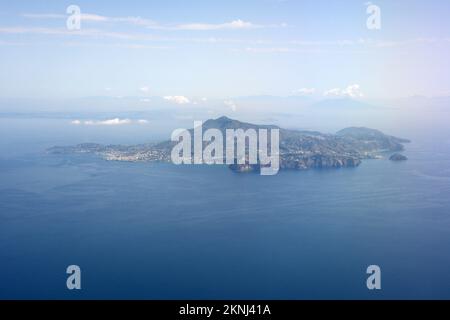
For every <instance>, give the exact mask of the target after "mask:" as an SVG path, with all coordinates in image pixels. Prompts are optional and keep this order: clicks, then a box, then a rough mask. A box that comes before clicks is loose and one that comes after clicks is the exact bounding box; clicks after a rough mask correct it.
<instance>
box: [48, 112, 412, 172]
mask: <svg viewBox="0 0 450 320" xmlns="http://www.w3.org/2000/svg"><path fill="white" fill-rule="evenodd" d="M211 128H215V129H218V130H220V131H221V132H222V133H223V134H224V135H225V131H226V129H243V130H248V129H255V130H258V129H279V132H280V168H281V169H296V170H306V169H311V168H341V167H356V166H358V165H359V164H360V163H361V160H363V159H369V158H377V157H379V156H380V153H382V152H398V151H401V150H403V149H404V146H403V144H404V143H408V142H409V140H407V139H402V138H397V137H394V136H390V135H386V134H384V133H382V132H381V131H378V130H375V129H369V128H363V127H350V128H346V129H343V130H340V131H339V132H337V133H336V134H323V133H320V132H316V131H299V130H287V129H283V128H279V127H277V126H274V125H257V124H252V123H246V122H241V121H238V120H234V119H230V118H228V117H220V118H217V119H210V120H207V121H206V122H204V123H203V130H204V131H206V130H207V129H211ZM191 130H193V129H191ZM174 145H175V142H172V141H163V142H160V143H156V144H141V145H131V146H124V145H100V144H95V143H87V144H79V145H76V146H68V147H53V148H50V149H49V150H48V152H50V153H53V154H76V153H92V154H97V155H99V156H101V157H102V158H104V159H105V160H109V161H161V162H170V161H171V159H170V154H171V150H172V148H173V146H174ZM224 154H225V153H224ZM231 168H232V169H234V170H236V171H252V170H258V165H253V166H248V165H246V166H243V165H242V166H241V165H234V166H231Z"/></svg>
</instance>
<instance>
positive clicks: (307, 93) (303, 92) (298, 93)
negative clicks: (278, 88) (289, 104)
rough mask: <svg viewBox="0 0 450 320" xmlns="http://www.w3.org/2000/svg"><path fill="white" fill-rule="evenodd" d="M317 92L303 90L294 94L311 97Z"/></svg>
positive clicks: (314, 90)
mask: <svg viewBox="0 0 450 320" xmlns="http://www.w3.org/2000/svg"><path fill="white" fill-rule="evenodd" d="M315 92H316V89H315V88H301V89H298V90H295V91H294V94H297V95H300V96H309V95H312V94H314V93H315Z"/></svg>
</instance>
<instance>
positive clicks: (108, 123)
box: [71, 118, 149, 126]
mask: <svg viewBox="0 0 450 320" xmlns="http://www.w3.org/2000/svg"><path fill="white" fill-rule="evenodd" d="M147 123H149V121H148V120H146V119H139V120H131V119H120V118H114V119H107V120H85V121H81V120H73V121H71V124H73V125H77V126H78V125H85V126H120V125H127V124H147Z"/></svg>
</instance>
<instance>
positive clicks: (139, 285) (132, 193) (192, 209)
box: [0, 118, 450, 299]
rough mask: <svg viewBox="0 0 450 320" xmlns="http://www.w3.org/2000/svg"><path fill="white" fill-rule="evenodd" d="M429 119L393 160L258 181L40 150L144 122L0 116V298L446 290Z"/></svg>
mask: <svg viewBox="0 0 450 320" xmlns="http://www.w3.org/2000/svg"><path fill="white" fill-rule="evenodd" d="M445 128H446V127H445V126H444V125H443V126H441V127H440V129H439V128H435V130H434V131H433V132H431V133H430V131H429V130H425V129H424V128H421V127H419V126H417V127H412V128H406V129H404V130H403V131H402V135H403V136H404V137H405V138H410V139H412V140H413V142H412V143H411V144H409V145H407V149H406V151H405V152H404V154H405V155H407V156H408V157H409V160H408V161H406V162H391V161H389V160H387V159H379V160H366V161H364V162H363V164H362V165H361V166H360V167H358V168H352V169H339V170H311V171H304V172H300V171H283V172H280V173H279V174H278V175H276V176H271V177H268V176H260V175H257V174H236V173H233V172H232V171H230V170H229V169H228V168H226V167H222V166H174V165H171V164H156V163H152V164H149V163H126V162H107V161H103V160H101V159H99V158H96V157H95V156H89V155H83V156H82V155H77V156H74V155H71V156H68V155H65V156H62V155H49V154H46V153H45V149H46V148H48V147H50V146H52V145H65V144H74V143H79V142H86V141H93V140H95V141H93V142H108V143H138V142H145V141H144V140H143V139H144V136H145V132H144V131H145V130H144V129H139V130H140V131H139V132H135V133H136V134H135V135H130V134H125V133H126V132H115V133H114V134H113V133H112V131H111V134H109V132H106V133H105V131H104V130H109V129H102V130H103V131H101V132H100V131H99V130H100V129H95V130H98V131H97V132H94V131H92V132H88V133H86V132H84V135H82V136H80V133H79V132H75V131H76V130H81V129H71V128H69V126H68V125H67V121H65V120H61V119H53V120H48V119H37V120H36V119H34V120H30V119H7V118H2V119H0V134H1V136H2V138H1V143H0V299H48V298H50V299H54V298H58V299H99V298H101V299H354V298H356V299H432V298H434V299H450V130H447V129H445ZM88 130H94V129H88ZM120 130H128V129H120ZM73 264H74V265H79V266H80V268H81V271H82V278H81V279H82V289H81V290H73V291H69V290H68V289H67V288H66V279H67V276H68V275H67V274H66V268H67V266H69V265H73ZM369 265H379V266H380V268H381V285H382V289H381V290H374V291H371V290H368V289H367V287H366V279H367V277H368V275H367V274H366V269H367V267H368V266H369Z"/></svg>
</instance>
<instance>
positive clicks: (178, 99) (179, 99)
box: [164, 96, 191, 104]
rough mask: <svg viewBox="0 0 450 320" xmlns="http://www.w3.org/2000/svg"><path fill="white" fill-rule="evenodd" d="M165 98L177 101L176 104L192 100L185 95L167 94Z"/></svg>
mask: <svg viewBox="0 0 450 320" xmlns="http://www.w3.org/2000/svg"><path fill="white" fill-rule="evenodd" d="M164 99H165V100H167V101H170V102H173V103H176V104H188V103H191V101H190V100H189V99H188V98H186V97H185V96H165V97H164Z"/></svg>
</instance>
